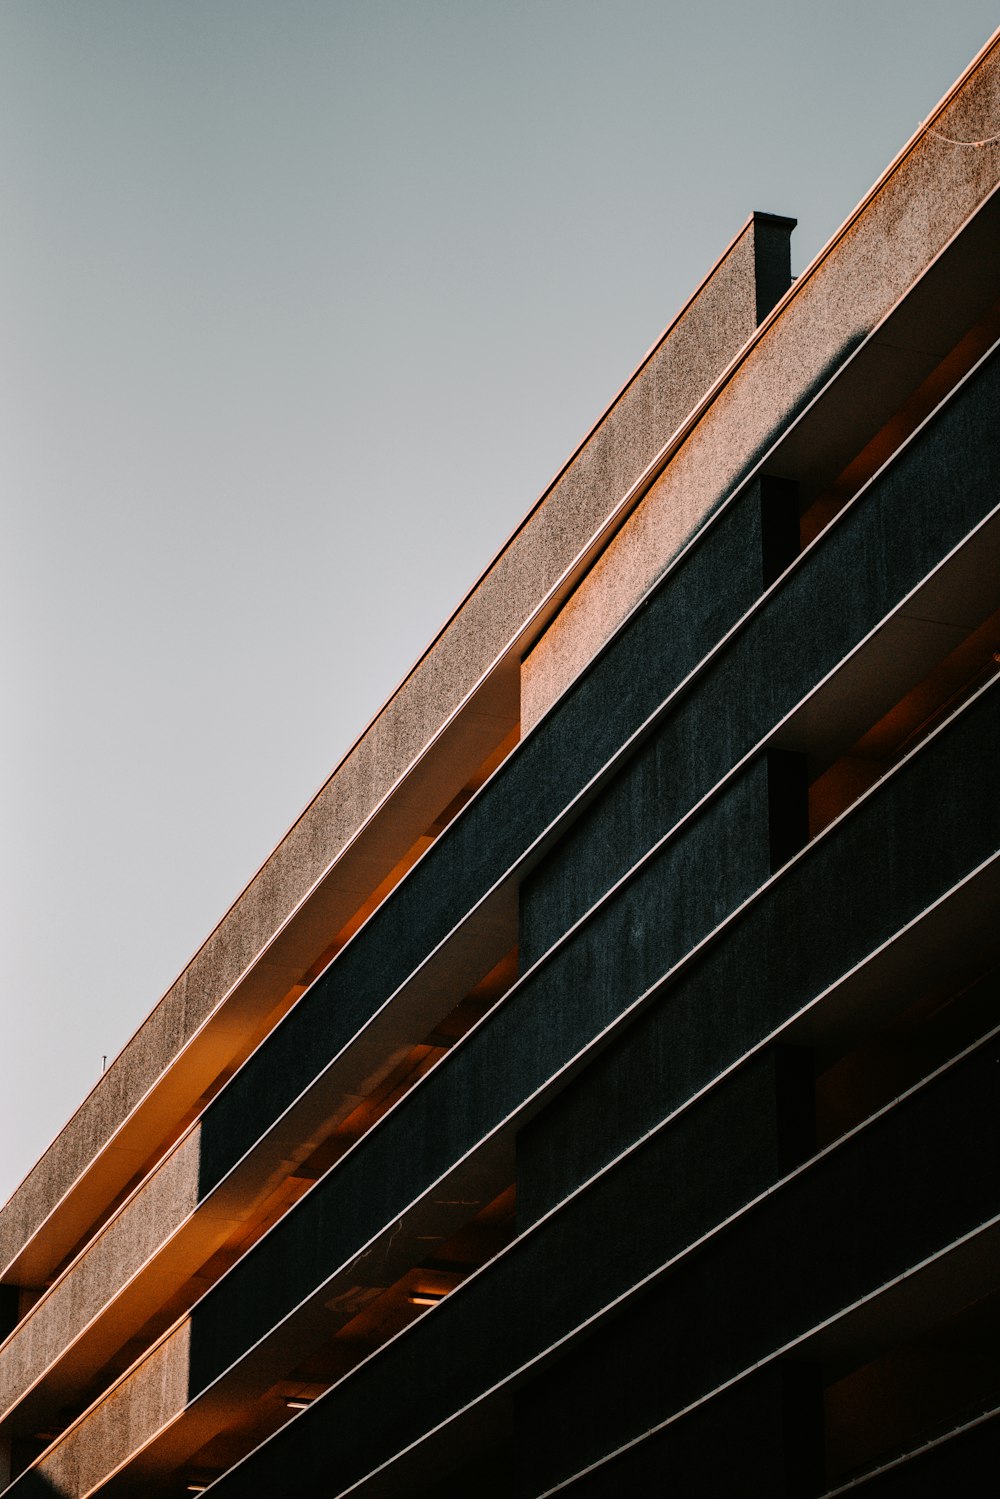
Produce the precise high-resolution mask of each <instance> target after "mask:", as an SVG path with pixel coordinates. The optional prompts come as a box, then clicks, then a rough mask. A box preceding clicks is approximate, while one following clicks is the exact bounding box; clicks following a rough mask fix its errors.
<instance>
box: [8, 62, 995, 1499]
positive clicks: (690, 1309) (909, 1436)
mask: <svg viewBox="0 0 1000 1499" xmlns="http://www.w3.org/2000/svg"><path fill="white" fill-rule="evenodd" d="M793 227H794V225H793V221H792V220H790V219H785V218H779V217H775V216H773V215H768V214H753V215H751V217H750V218H749V220H748V221H747V223H746V224H745V225H744V227H743V228H742V229H741V231H740V232H739V234H738V235H737V236H736V238H735V239H734V240H733V242H732V244H731V245H730V246H729V247H728V248H727V250H726V251H725V252H724V254H723V255H722V256H721V258H720V260H719V261H718V262H717V264H716V265H715V266H714V267H713V268H712V269H711V271H710V272H709V274H708V275H707V277H706V279H705V281H704V282H703V283H702V285H701V287H700V288H699V289H698V291H697V292H696V294H695V295H694V296H693V297H692V299H691V300H690V302H689V303H688V304H687V305H686V306H685V307H684V308H683V310H682V311H681V312H680V314H679V315H678V316H677V318H676V319H675V320H674V321H673V323H671V325H670V326H669V327H668V328H667V330H666V332H665V333H664V334H663V335H662V337H661V338H660V339H659V340H658V341H657V343H656V344H655V345H654V347H653V348H652V350H651V351H650V353H649V354H648V355H647V356H646V358H645V359H644V360H643V361H642V363H641V364H640V366H639V367H638V369H637V371H636V373H635V375H634V376H633V377H632V378H631V380H630V381H629V382H628V383H627V384H626V386H625V388H624V389H623V390H622V392H621V393H620V394H619V396H618V397H617V398H616V399H615V401H614V402H613V403H612V405H611V406H610V407H609V409H608V410H607V411H606V412H605V413H604V414H603V416H602V417H601V418H600V420H599V421H598V422H597V423H596V425H595V426H594V427H593V429H592V430H591V432H590V433H589V434H588V436H587V438H586V439H585V441H584V442H583V443H582V444H581V446H580V448H579V449H578V450H577V451H576V453H574V454H573V456H572V457H571V459H570V460H569V462H568V463H567V464H566V466H565V467H564V469H563V470H562V471H561V473H560V474H559V475H558V476H557V477H556V479H555V480H554V482H553V484H552V485H551V486H550V487H549V489H548V490H547V491H546V492H545V494H544V495H543V496H542V497H541V499H540V500H539V501H538V503H537V504H536V505H535V507H534V508H533V509H532V510H531V512H530V513H529V515H528V516H527V518H526V520H525V521H524V523H523V524H522V525H521V527H519V529H518V530H517V531H516V532H515V534H514V536H513V537H512V538H511V539H510V541H509V542H508V543H507V545H506V546H505V547H504V548H503V550H502V551H501V552H500V553H499V555H498V556H497V558H496V559H495V561H494V562H493V563H492V564H491V566H490V567H489V568H488V569H487V571H486V572H485V573H484V574H483V576H482V577H481V578H480V579H479V580H478V581H477V583H476V584H475V586H474V588H473V589H472V590H471V592H470V593H469V594H468V596H467V598H466V599H465V601H464V602H463V603H462V605H461V606H460V608H459V609H458V610H457V611H456V613H455V614H454V615H453V616H452V618H451V619H450V620H449V621H448V622H447V624H446V625H445V627H444V628H443V629H442V631H441V633H440V634H439V635H438V637H437V639H436V640H435V641H434V643H433V644H432V646H431V647H430V648H429V650H428V651H427V652H426V653H425V655H424V656H423V657H422V658H421V660H420V661H419V662H418V663H417V665H416V666H415V667H414V669H413V671H412V672H411V674H410V675H409V676H408V677H407V678H406V680H405V681H404V683H403V684H402V685H401V687H400V688H399V689H398V691H397V692H396V693H395V694H394V696H393V697H392V698H391V699H390V700H389V702H388V703H387V704H386V706H385V708H384V709H383V710H382V711H381V713H380V714H379V715H378V716H377V717H376V719H375V720H374V721H373V722H372V724H371V725H370V726H369V727H368V729H367V730H366V731H365V732H364V734H363V735H362V736H361V737H360V738H359V740H358V741H357V743H356V744H355V746H354V747H353V749H352V750H351V751H350V753H349V754H348V755H347V756H346V757H345V759H344V760H343V761H342V763H341V764H340V765H339V766H338V767H337V768H336V770H335V771H334V773H333V774H332V776H331V777H330V779H329V781H328V782H327V783H326V784H325V785H324V787H323V788H322V790H321V791H320V793H319V794H318V795H317V797H316V798H315V800H314V801H313V803H312V804H311V805H310V806H309V808H308V809H307V810H306V812H305V813H304V814H303V816H302V817H301V818H300V819H299V821H298V822H297V823H296V824H295V826H294V827H293V828H292V829H291V831H290V832H289V833H288V835H287V836H286V838H285V839H284V840H283V841H282V843H281V844H280V845H279V847H278V848H277V849H276V850H275V852H274V854H273V855H272V856H271V858H270V859H269V860H268V861H267V863H266V864H265V865H264V866H263V868H262V869H261V870H260V871H259V872H258V873H257V875H256V876H255V877H254V879H253V880H252V881H251V882H250V884H249V885H248V886H247V888H246V889H245V891H244V892H243V894H242V895H241V896H240V898H239V899H238V900H237V902H236V903H235V904H234V906H233V907H232V908H231V910H230V911H229V912H228V913H227V915H226V916H225V918H224V919H223V920H222V922H220V924H219V925H218V927H216V929H215V930H214V931H213V932H212V933H211V934H210V936H209V937H208V939H207V940H206V942H205V944H204V945H203V947H202V948H201V949H200V951H199V952H198V953H197V955H196V956H195V958H194V959H193V960H192V962H191V963H190V964H189V965H188V967H187V968H186V969H185V971H184V973H183V974H181V976H180V977H179V978H178V980H177V982H176V983H175V984H174V985H173V986H172V987H171V989H170V990H169V991H168V993H167V994H166V995H165V996H164V998H163V999H162V1000H161V1001H160V1003H159V1004H158V1005H157V1006H156V1008H155V1009H154V1010H153V1011H152V1013H151V1014H150V1016H149V1018H148V1019H147V1020H146V1021H145V1022H144V1024H143V1025H142V1026H141V1027H140V1029H139V1030H138V1031H137V1033H136V1035H135V1037H134V1038H133V1039H132V1041H131V1042H130V1043H129V1045H128V1046H127V1047H126V1048H125V1050H124V1051H123V1052H122V1053H121V1055H120V1056H119V1057H118V1058H117V1059H116V1060H115V1061H114V1063H113V1064H112V1065H111V1066H110V1067H109V1068H108V1070H107V1072H106V1073H105V1075H104V1076H103V1077H102V1079H101V1081H100V1083H99V1084H98V1086H97V1087H96V1088H95V1089H94V1090H93V1091H92V1093H91V1094H90V1095H89V1096H88V1097H87V1099H86V1100H85V1101H84V1103H83V1104H82V1105H81V1107H80V1109H79V1110H78V1111H77V1113H76V1114H75V1115H74V1116H73V1118H72V1119H71V1120H70V1122H69V1124H68V1125H67V1126H66V1128H65V1129H64V1130H63V1131H62V1133H61V1134H60V1135H59V1136H58V1137H57V1138H56V1140H55V1141H54V1142H53V1144H52V1145H51V1146H50V1148H49V1150H48V1151H47V1152H46V1153H45V1155H44V1156H43V1157H42V1158H41V1160H40V1161H39V1162H38V1164H37V1165H36V1166H35V1168H34V1169H33V1171H32V1172H31V1173H30V1174H29V1175H28V1177H27V1178H26V1179H25V1181H24V1182H23V1184H22V1185H21V1186H20V1188H19V1189H18V1190H17V1192H15V1194H14V1196H13V1197H12V1198H11V1199H10V1201H9V1202H8V1203H7V1205H6V1207H5V1208H4V1209H3V1210H2V1212H0V1269H2V1277H0V1278H2V1288H0V1313H2V1317H3V1323H2V1326H0V1336H2V1338H3V1341H2V1342H0V1439H2V1448H0V1460H2V1463H3V1472H2V1484H0V1489H2V1492H4V1493H6V1494H9V1495H11V1496H12V1499H24V1496H35V1495H61V1496H65V1499H84V1496H89V1495H97V1494H100V1495H108V1496H112V1495H114V1496H117V1495H122V1496H126V1495H165V1496H173V1495H183V1494H187V1493H192V1492H200V1491H202V1490H204V1491H207V1492H209V1493H211V1494H213V1495H218V1496H219V1499H252V1496H257V1495H265V1494H266V1495H268V1496H273V1495H277V1496H281V1495H287V1496H300V1495H315V1496H324V1499H326V1496H329V1499H333V1496H337V1495H347V1494H350V1495H352V1496H362V1495H363V1496H366V1499H367V1496H371V1499H374V1496H379V1499H382V1496H394V1495H399V1496H403V1495H406V1496H415V1495H427V1496H435V1499H465V1496H471V1495H476V1496H484V1499H491V1496H505V1499H506V1496H519V1499H521V1496H523V1499H540V1496H542V1495H549V1494H554V1493H560V1494H562V1493H565V1494H567V1495H570V1494H571V1495H572V1496H573V1499H597V1496H610V1495H616V1496H617V1495H620V1494H622V1493H625V1494H632V1493H635V1494H639V1493H643V1494H645V1493H649V1492H658V1491H660V1490H661V1489H662V1490H664V1491H669V1492H674V1493H677V1494H682V1495H685V1496H688V1495H705V1496H713V1495H723V1494H729V1493H739V1494H740V1495H761V1496H764V1495H767V1496H781V1495H785V1496H789V1499H791V1496H799V1495H801V1496H807V1495H808V1496H820V1495H833V1494H842V1493H853V1492H855V1491H857V1492H858V1494H859V1496H861V1495H863V1496H864V1499H868V1496H869V1495H870V1496H872V1499H890V1496H896V1495H904V1494H905V1495H924V1494H926V1495H932V1494H933V1495H940V1494H943V1493H947V1494H949V1495H964V1494H969V1495H971V1494H974V1493H975V1494H979V1493H981V1492H982V1475H983V1472H984V1471H987V1470H988V1469H989V1467H990V1466H992V1465H995V1463H996V1460H997V1458H998V1456H1000V1387H998V1378H997V1375H996V1359H995V1349H996V1345H997V1333H998V1330H1000V1268H998V1267H1000V1258H998V1249H1000V1173H998V1172H997V1170H996V1157H995V1152H996V1146H997V1144H998V1140H997V1134H998V1130H1000V1122H998V1111H997V1109H996V1106H995V1099H996V1090H997V1086H998V1085H997V1078H998V1077H1000V1071H998V1063H1000V1010H998V1005H997V1000H998V975H1000V968H998V964H1000V929H998V924H997V920H996V909H997V907H996V898H997V894H998V891H1000V787H998V778H997V775H996V764H997V754H996V747H997V743H998V731H1000V682H998V681H997V674H998V670H1000V666H998V663H1000V566H998V562H1000V255H998V250H1000V34H998V37H996V38H994V39H993V40H992V41H991V42H990V43H989V44H988V45H987V47H986V48H985V49H984V50H983V52H982V53H981V54H980V55H979V57H977V58H976V59H975V60H974V62H973V63H972V64H971V65H970V67H969V69H968V70H967V72H966V73H965V74H964V75H963V76H962V78H961V79H959V81H958V82H957V83H956V85H955V86H954V88H953V89H952V90H951V91H950V92H949V94H948V95H947V96H946V97H945V99H944V100H943V101H942V103H941V104H940V105H939V106H938V107H937V109H936V110H935V111H934V112H933V114H932V115H931V116H930V117H929V118H928V120H927V121H926V122H925V123H924V124H923V126H921V128H920V129H919V130H918V132H917V133H916V135H915V136H914V137H913V139H912V140H911V141H910V142H909V143H908V145H907V146H906V147H905V148H904V150H903V151H902V152H901V153H900V155H899V156H898V157H897V158H896V160H895V161H894V162H893V163H892V164H891V165H890V167H889V168H888V169H887V171H886V172H885V174H884V175H883V177H882V178H881V179H880V180H879V182H878V183H876V185H875V187H874V188H873V189H872V191H871V192H870V193H869V194H868V195H867V196H866V198H865V199H864V200H863V201H862V203H861V204H860V205H859V206H858V208H857V209H856V211H855V212H854V214H853V215H852V216H851V218H850V219H849V220H848V221H847V223H846V224H845V225H844V226H843V228H842V229H841V230H840V231H839V233H838V234H837V235H836V236H835V237H834V239H833V240H832V241H831V242H830V243H829V245H828V246H827V247H826V248H825V249H824V251H823V252H822V253H821V254H820V255H819V256H818V257H817V259H816V260H815V261H814V262H813V264H812V265H811V266H810V267H809V268H808V269H807V271H806V272H805V273H804V274H803V275H802V276H800V277H799V278H798V279H797V280H795V281H794V282H793V281H792V279H791V275H790V249H789V246H790V235H791V232H792V229H793ZM991 1460H992V1463H991Z"/></svg>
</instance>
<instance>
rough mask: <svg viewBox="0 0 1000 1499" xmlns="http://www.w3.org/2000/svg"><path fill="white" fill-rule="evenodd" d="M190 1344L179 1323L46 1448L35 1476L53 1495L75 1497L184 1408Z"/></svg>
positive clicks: (187, 1328) (186, 1329)
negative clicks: (50, 1489)
mask: <svg viewBox="0 0 1000 1499" xmlns="http://www.w3.org/2000/svg"><path fill="white" fill-rule="evenodd" d="M189 1344H190V1326H189V1324H188V1323H186V1322H182V1323H181V1324H180V1326H179V1327H178V1328H177V1329H176V1330H175V1331H174V1333H173V1335H172V1336H171V1337H170V1338H168V1339H167V1340H166V1341H165V1342H163V1343H160V1344H158V1345H157V1346H156V1348H154V1349H153V1351H152V1352H151V1353H150V1354H149V1356H148V1357H147V1358H145V1359H143V1360H142V1362H141V1363H139V1364H137V1365H136V1366H135V1367H134V1368H133V1369H132V1370H131V1372H130V1373H129V1375H128V1376H127V1378H126V1379H124V1380H123V1381H122V1382H121V1383H119V1384H116V1385H113V1386H112V1388H111V1389H110V1390H109V1391H108V1393H107V1394H106V1395H105V1396H104V1398H103V1399H102V1400H101V1401H100V1402H99V1403H98V1404H97V1405H95V1406H92V1407H91V1409H90V1411H88V1412H87V1414H86V1415H85V1416H84V1417H83V1418H82V1419H81V1420H80V1421H79V1422H78V1423H76V1424H74V1425H73V1426H71V1427H70V1428H69V1430H68V1431H67V1432H66V1433H65V1435H64V1436H63V1437H62V1438H61V1439H60V1440H59V1441H58V1442H56V1443H55V1444H54V1445H53V1446H52V1447H51V1448H50V1449H49V1451H48V1452H47V1453H46V1455H45V1457H44V1458H43V1460H42V1461H41V1463H40V1464H39V1465H38V1468H37V1470H35V1472H36V1473H37V1475H38V1477H41V1478H42V1479H44V1480H45V1481H46V1482H47V1483H49V1484H51V1485H52V1487H53V1489H54V1491H55V1492H56V1493H57V1494H62V1495H65V1496H67V1499H68V1496H73V1499H79V1496H82V1495H84V1494H88V1493H90V1492H91V1491H92V1489H94V1488H95V1487H96V1486H97V1485H98V1484H99V1483H100V1482H101V1481H102V1480H103V1479H106V1478H107V1477H108V1476H109V1475H110V1474H111V1473H113V1472H114V1471H115V1469H116V1468H117V1467H118V1466H119V1465H120V1464H121V1463H123V1462H125V1460H126V1459H127V1458H128V1457H130V1456H131V1455H132V1454H133V1453H134V1452H135V1451H136V1449H137V1448H138V1447H140V1446H141V1445H142V1444H143V1443H144V1442H145V1441H147V1440H148V1439H149V1438H150V1437H152V1436H153V1435H154V1434H155V1433H156V1432H157V1431H158V1430H159V1429H160V1427H161V1426H163V1424H164V1423H165V1422H166V1421H168V1420H169V1419H170V1417H171V1416H173V1415H174V1414H176V1412H177V1411H179V1410H182V1409H183V1407H184V1403H185V1400H186V1399H187V1377H188V1348H189ZM16 1491H17V1486H16V1485H15V1492H16Z"/></svg>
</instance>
